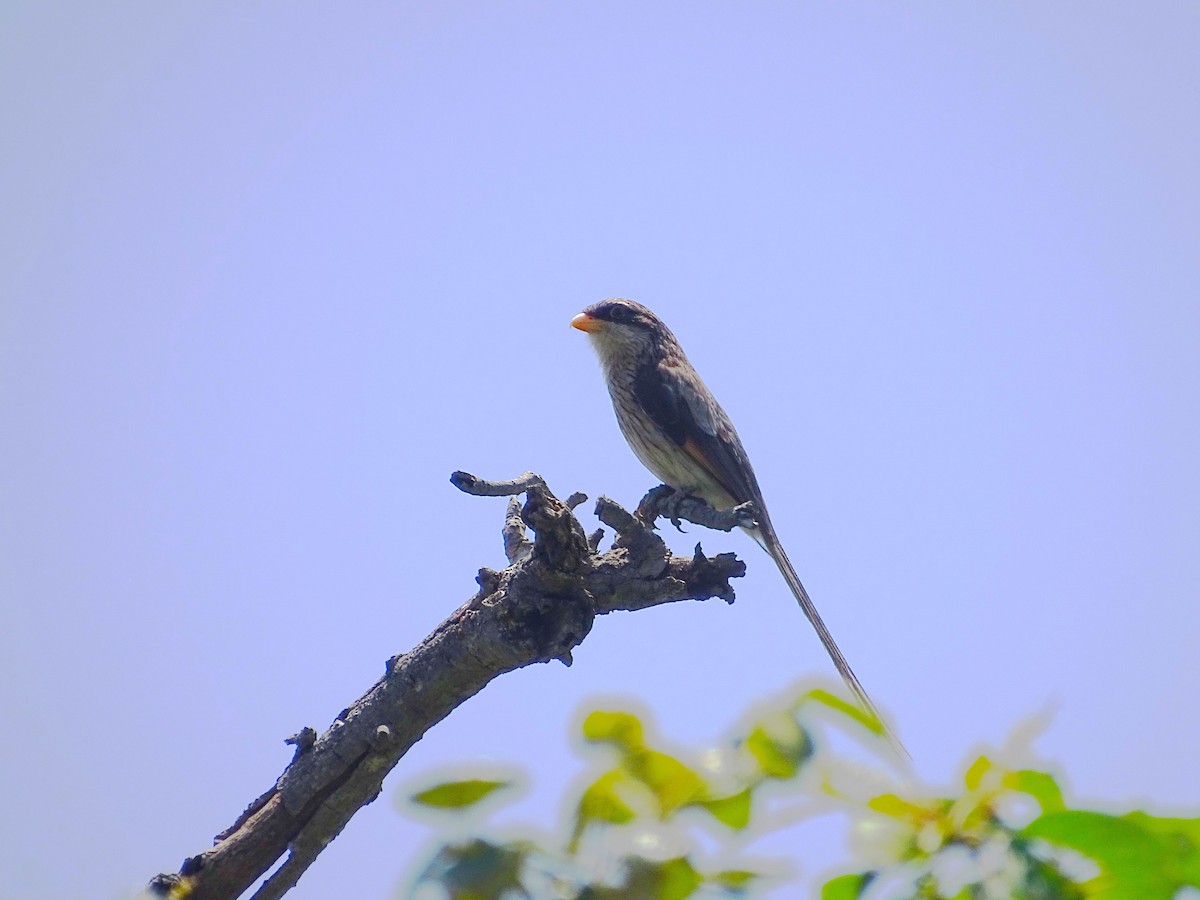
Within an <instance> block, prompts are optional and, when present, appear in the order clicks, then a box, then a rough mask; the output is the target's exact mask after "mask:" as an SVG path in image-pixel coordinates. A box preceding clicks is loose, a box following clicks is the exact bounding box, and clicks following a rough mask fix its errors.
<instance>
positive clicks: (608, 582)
mask: <svg viewBox="0 0 1200 900" xmlns="http://www.w3.org/2000/svg"><path fill="white" fill-rule="evenodd" d="M450 480H451V482H452V483H453V484H454V485H455V486H456V487H458V488H459V489H460V490H463V491H465V492H466V493H469V494H476V495H478V496H485V497H496V496H510V497H512V496H514V495H517V494H525V503H524V505H520V504H519V503H518V502H517V501H516V500H515V499H513V500H510V502H509V504H508V510H507V514H506V520H505V524H504V529H503V535H504V548H505V554H506V556H507V558H508V560H509V565H508V567H507V568H505V569H502V570H500V571H493V570H491V569H487V568H483V569H480V570H479V575H478V577H477V578H476V581H477V582H478V583H479V590H478V591H477V592H476V593H475V596H473V597H471V599H470V600H468V601H467V602H466V603H465V604H464V605H463V606H461V607H460V608H459V609H458V610H456V611H455V612H454V614H453V615H451V616H450V618H448V619H446V621H444V622H442V624H441V625H439V626H438V627H437V629H436V630H435V631H434V632H433V633H432V634H430V635H429V636H428V637H426V638H425V639H424V640H423V641H421V643H420V644H418V645H417V646H416V647H414V648H413V649H412V650H410V651H409V652H408V653H403V654H400V655H399V656H395V657H393V658H392V659H390V660H388V662H387V664H386V666H385V671H384V675H383V677H382V678H380V680H379V681H378V682H376V683H375V685H374V686H373V687H372V688H371V689H370V690H369V691H367V693H366V694H364V695H363V696H362V697H360V698H359V699H358V700H357V701H355V702H354V703H353V704H352V705H351V706H349V707H347V708H346V709H345V710H343V711H342V713H341V714H340V715H339V716H338V717H337V718H336V719H335V720H334V722H333V724H332V725H331V726H330V727H329V729H328V730H327V731H326V732H325V733H324V734H322V735H320V736H319V737H318V736H317V735H316V732H315V731H314V730H313V729H311V728H304V729H302V730H301V731H300V732H299V733H297V734H295V735H293V736H292V737H290V738H288V740H287V742H288V743H290V744H294V745H295V747H296V750H295V755H294V757H293V758H292V761H291V762H290V763H289V764H288V766H287V768H286V769H285V770H284V772H283V774H282V775H280V776H279V779H278V780H277V781H276V782H275V784H274V786H273V787H271V788H270V789H269V790H267V791H266V793H264V794H263V795H262V796H260V797H258V798H257V799H256V800H254V801H253V802H252V803H250V805H249V806H248V807H247V808H246V810H245V811H244V812H243V813H242V814H241V815H240V816H239V817H238V818H237V820H236V821H235V822H234V823H233V825H232V826H230V827H229V828H227V829H226V830H225V831H223V832H221V833H220V834H219V835H217V837H216V839H215V842H214V846H213V847H212V848H210V849H208V850H205V851H204V852H203V853H200V854H199V855H197V856H192V857H189V858H188V859H186V860H184V863H183V865H182V867H181V868H180V870H179V872H178V873H172V874H163V875H158V876H155V878H154V879H153V880H152V881H151V882H150V885H149V890H150V892H151V894H153V895H155V896H160V897H172V898H185V897H186V898H189V900H228V898H233V897H239V896H241V894H242V893H243V892H244V891H246V890H247V889H248V888H250V886H251V885H253V884H254V882H255V881H256V880H257V879H259V878H261V877H262V876H263V875H264V874H265V873H266V872H267V871H268V870H269V869H270V868H271V867H272V866H274V865H275V864H276V863H277V862H278V860H279V859H280V858H281V857H282V856H283V855H284V853H285V852H286V853H287V854H288V858H287V860H286V861H285V862H284V863H283V865H281V866H280V867H279V869H278V870H276V871H275V872H274V873H273V874H272V875H271V877H270V878H268V879H266V881H264V882H263V883H262V884H261V885H260V886H259V888H258V890H257V891H256V892H255V893H254V895H253V898H252V900H273V898H278V897H282V896H283V895H284V894H285V893H287V891H288V890H290V889H291V887H292V886H293V885H295V884H296V882H297V880H298V879H299V878H300V876H301V875H302V874H303V873H304V871H305V870H306V869H307V868H308V867H309V865H311V864H312V862H313V860H315V859H316V857H317V855H318V854H319V853H320V852H321V851H322V850H323V849H324V848H325V847H326V846H327V845H328V844H329V842H330V841H332V840H333V839H334V838H335V837H337V835H338V834H339V833H340V832H341V830H342V829H343V828H344V827H345V826H346V823H347V822H349V821H350V819H351V817H352V816H353V815H354V814H355V813H356V812H357V811H358V810H359V809H361V808H362V807H363V806H365V805H366V804H368V803H370V802H371V801H372V800H374V799H375V798H376V797H378V796H379V793H380V791H381V790H382V785H383V779H384V777H385V776H386V775H387V773H388V772H390V771H391V770H392V768H393V767H394V766H395V765H396V763H397V762H399V761H400V759H401V757H403V756H404V754H405V753H406V752H407V751H408V749H409V748H410V747H412V745H413V744H415V743H416V742H417V741H418V740H419V739H420V738H421V736H422V735H423V734H425V732H426V731H428V730H429V729H430V728H432V727H433V726H434V725H435V724H437V723H438V722H440V721H441V720H442V719H444V718H445V717H446V716H447V715H449V714H450V713H451V712H452V711H453V710H454V708H455V707H457V706H458V705H459V704H460V703H462V702H463V701H464V700H466V699H467V698H468V697H471V696H473V695H474V694H476V693H478V692H479V691H480V690H482V689H483V687H484V686H485V685H487V683H488V682H489V681H491V680H492V679H493V678H495V677H496V676H498V675H501V674H503V673H505V672H510V671H512V670H513V669H517V668H520V667H522V666H527V665H530V664H532V663H539V662H549V661H550V660H555V659H557V660H560V661H562V662H563V663H565V664H566V665H570V664H571V651H572V650H573V649H574V648H575V647H576V646H577V645H578V644H579V643H580V642H581V641H582V640H583V639H584V638H585V637H586V636H587V634H588V632H589V631H591V628H592V624H593V622H594V620H595V617H596V616H597V615H598V614H599V615H603V614H605V613H610V612H614V611H616V610H638V609H645V608H647V607H651V606H657V605H659V604H662V603H672V602H675V601H677V600H704V599H707V598H709V597H720V598H722V599H724V600H726V601H728V602H730V603H732V602H733V598H734V592H733V588H732V587H731V586H730V584H729V579H731V578H738V577H741V576H742V575H744V574H745V571H746V566H745V564H744V563H743V562H741V561H740V560H738V559H737V558H736V557H735V556H734V555H733V554H732V553H722V554H719V555H717V556H715V557H712V558H709V557H706V556H705V555H704V554H703V552H701V550H700V545H699V544H697V545H696V551H695V555H694V556H692V557H677V556H674V555H673V554H672V553H671V552H670V551H669V550H668V549H667V548H666V545H665V544H664V543H663V541H662V539H661V538H660V537H659V536H658V535H657V534H655V533H654V531H653V528H654V519H655V517H656V516H657V515H659V514H660V511H661V510H664V509H666V510H668V512H669V514H670V515H671V516H673V517H676V518H678V517H683V518H687V519H689V520H691V521H696V520H698V519H704V523H705V524H708V523H712V522H715V523H717V524H716V527H722V523H723V524H724V525H725V530H728V529H729V528H731V527H734V526H735V525H741V524H746V522H747V521H752V515H753V513H752V511H750V512H747V511H745V510H742V511H741V512H739V511H738V510H734V511H731V512H729V513H720V512H716V511H714V510H711V509H709V508H708V507H706V506H704V504H703V503H700V502H699V501H696V500H695V499H694V498H682V499H680V500H676V501H675V502H674V503H672V502H671V501H670V500H669V499H668V498H666V497H665V495H664V494H663V493H662V492H659V493H658V494H655V493H654V492H651V494H648V495H647V497H646V499H644V500H643V501H642V504H641V505H640V506H639V513H638V515H633V514H631V513H629V512H627V511H626V510H624V509H622V508H621V507H620V506H619V505H617V504H616V503H614V502H613V501H611V500H608V499H606V498H603V497H602V498H601V499H600V500H599V502H598V503H597V504H596V514H597V516H598V517H599V518H600V520H601V521H602V522H603V523H604V524H605V525H607V526H608V527H610V528H611V529H613V531H614V532H615V537H614V540H613V543H612V546H611V547H610V548H609V549H608V550H606V551H604V552H600V551H599V549H598V547H599V543H600V540H601V534H600V533H596V534H593V535H592V536H591V537H590V538H589V537H587V536H585V534H584V531H583V526H581V525H580V524H579V520H578V519H576V518H575V515H574V513H573V511H572V510H573V508H574V507H575V506H577V505H578V504H579V503H582V502H583V501H584V500H586V499H587V498H586V497H584V496H583V495H582V494H573V495H572V496H571V497H570V498H568V501H567V503H563V502H562V501H560V500H559V499H558V498H557V497H555V496H554V494H552V493H551V492H550V489H549V488H548V487H547V486H546V483H545V481H544V480H543V479H542V478H541V477H540V476H538V475H535V474H533V473H526V474H525V475H522V476H521V477H520V478H517V479H514V480H512V481H507V482H492V481H485V480H483V479H481V478H476V477H475V476H473V475H470V474H468V473H466V472H455V473H454V474H453V475H452V476H451V479H450ZM652 495H653V496H652ZM697 504H698V505H697ZM739 510H741V507H739ZM693 516H694V517H695V518H693ZM731 516H732V518H731ZM676 524H678V523H676ZM527 530H531V531H532V532H533V534H534V539H533V540H532V541H530V540H529V539H528V537H527V536H526V532H527Z"/></svg>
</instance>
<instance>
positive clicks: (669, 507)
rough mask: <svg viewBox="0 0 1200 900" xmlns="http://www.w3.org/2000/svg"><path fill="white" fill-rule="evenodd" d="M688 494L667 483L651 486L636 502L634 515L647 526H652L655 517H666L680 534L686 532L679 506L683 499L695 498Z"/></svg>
mask: <svg viewBox="0 0 1200 900" xmlns="http://www.w3.org/2000/svg"><path fill="white" fill-rule="evenodd" d="M695 499H696V498H695V497H692V496H691V495H690V494H687V493H685V492H684V491H680V490H677V489H676V488H673V487H671V486H670V485H669V484H660V485H659V486H658V487H655V488H651V489H650V491H649V492H648V493H647V494H646V496H645V497H643V498H642V502H641V503H639V504H638V508H637V512H636V513H635V515H636V516H637V517H638V518H639V519H641V520H642V521H643V522H645V523H646V524H647V525H648V526H649V527H651V528H653V527H654V522H655V520H656V519H659V518H665V519H667V520H668V521H669V522H670V523H671V524H672V525H674V526H675V528H676V529H677V530H678V531H679V532H680V533H681V534H687V532H686V531H684V529H683V525H682V524H681V523H680V518H681V516H680V506H681V505H682V504H683V502H684V501H685V500H695Z"/></svg>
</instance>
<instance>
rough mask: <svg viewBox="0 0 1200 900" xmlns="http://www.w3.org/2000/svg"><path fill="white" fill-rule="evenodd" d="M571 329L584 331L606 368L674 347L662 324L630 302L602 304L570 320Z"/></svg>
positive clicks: (614, 301)
mask: <svg viewBox="0 0 1200 900" xmlns="http://www.w3.org/2000/svg"><path fill="white" fill-rule="evenodd" d="M571 327H573V328H578V329H579V330H580V331H586V332H587V335H588V337H589V338H591V341H592V346H593V347H595V348H596V352H597V353H598V354H599V355H600V361H601V362H602V363H603V364H604V365H605V366H606V367H608V366H610V365H614V364H617V363H619V362H632V361H635V360H639V359H643V358H645V357H646V356H649V355H651V354H661V353H662V352H663V351H664V350H665V349H666V347H667V346H677V344H676V341H675V336H674V335H673V334H671V331H670V329H668V328H667V326H666V325H664V324H663V323H662V320H660V319H659V318H658V316H656V315H654V313H652V312H650V310H648V309H646V307H644V306H642V304H640V303H635V302H634V301H632V300H620V299H614V300H601V301H600V302H599V303H593V304H592V305H591V306H589V307H588V308H587V309H585V310H584V311H583V312H581V313H580V314H579V315H577V316H576V317H575V318H573V319H572V320H571Z"/></svg>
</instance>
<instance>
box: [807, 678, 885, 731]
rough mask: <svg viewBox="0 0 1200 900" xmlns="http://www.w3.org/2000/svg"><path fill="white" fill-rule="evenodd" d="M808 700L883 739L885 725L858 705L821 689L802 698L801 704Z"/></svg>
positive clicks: (812, 691)
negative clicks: (851, 720) (827, 708)
mask: <svg viewBox="0 0 1200 900" xmlns="http://www.w3.org/2000/svg"><path fill="white" fill-rule="evenodd" d="M806 699H807V700H815V701H816V702H817V703H821V704H824V705H825V706H828V707H829V708H830V709H832V710H833V711H834V712H839V713H841V714H842V715H844V716H846V717H847V718H849V719H853V720H854V721H855V722H857V723H858V724H859V725H861V726H863V728H865V729H867V730H868V731H870V732H871V733H873V734H877V735H879V736H881V737H882V736H883V734H884V728H883V723H882V722H880V721H879V719H877V718H875V716H873V715H871V714H870V713H869V712H867V711H866V710H864V709H859V708H858V706H857V705H855V704H853V703H851V702H849V701H848V700H843V699H842V698H841V697H838V696H835V695H834V694H831V693H829V691H823V690H821V689H820V688H816V689H815V690H811V691H809V692H808V693H807V694H805V695H804V696H803V697H801V698H800V702H802V703H803V702H804V701H805V700H806Z"/></svg>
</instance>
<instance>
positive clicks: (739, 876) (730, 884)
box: [708, 869, 762, 891]
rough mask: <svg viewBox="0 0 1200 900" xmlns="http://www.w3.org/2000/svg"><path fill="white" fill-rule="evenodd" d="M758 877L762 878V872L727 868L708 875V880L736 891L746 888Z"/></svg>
mask: <svg viewBox="0 0 1200 900" xmlns="http://www.w3.org/2000/svg"><path fill="white" fill-rule="evenodd" d="M758 878H762V874H761V873H759V872H751V871H749V870H747V869H725V870H723V871H720V872H716V873H714V874H712V875H709V876H708V880H709V881H710V882H712V883H713V884H719V885H720V886H721V887H724V888H729V889H731V890H735V891H743V890H745V889H746V888H747V887H749V886H750V883H751V882H752V881H754V880H756V879H758Z"/></svg>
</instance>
